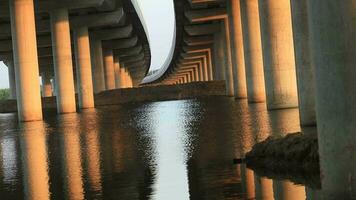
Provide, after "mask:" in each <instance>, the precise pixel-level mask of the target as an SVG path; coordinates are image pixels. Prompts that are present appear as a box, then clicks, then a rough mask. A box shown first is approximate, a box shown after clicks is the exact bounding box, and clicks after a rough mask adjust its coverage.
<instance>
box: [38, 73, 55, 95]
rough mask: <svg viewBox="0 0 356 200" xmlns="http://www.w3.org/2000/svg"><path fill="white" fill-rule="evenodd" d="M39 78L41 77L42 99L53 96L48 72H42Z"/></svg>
mask: <svg viewBox="0 0 356 200" xmlns="http://www.w3.org/2000/svg"><path fill="white" fill-rule="evenodd" d="M41 76H42V97H51V96H53V93H52V83H51V75H50V74H49V72H43V73H42V74H41Z"/></svg>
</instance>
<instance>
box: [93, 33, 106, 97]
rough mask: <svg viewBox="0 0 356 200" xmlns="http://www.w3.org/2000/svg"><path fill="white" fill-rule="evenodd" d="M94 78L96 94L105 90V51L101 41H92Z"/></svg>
mask: <svg viewBox="0 0 356 200" xmlns="http://www.w3.org/2000/svg"><path fill="white" fill-rule="evenodd" d="M90 44H91V59H92V65H93V66H92V73H93V75H92V77H93V87H94V93H99V92H102V91H104V90H105V73H104V61H103V49H102V44H101V41H100V40H91V41H90Z"/></svg>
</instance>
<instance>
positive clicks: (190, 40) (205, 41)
mask: <svg viewBox="0 0 356 200" xmlns="http://www.w3.org/2000/svg"><path fill="white" fill-rule="evenodd" d="M183 40H184V43H186V44H187V45H189V46H195V45H209V44H213V43H214V37H213V36H211V35H207V36H194V37H185V38H184V39H183Z"/></svg>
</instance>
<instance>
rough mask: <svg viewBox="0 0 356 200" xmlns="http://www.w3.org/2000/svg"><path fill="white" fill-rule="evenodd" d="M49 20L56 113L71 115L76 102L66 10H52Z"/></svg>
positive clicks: (74, 109)
mask: <svg viewBox="0 0 356 200" xmlns="http://www.w3.org/2000/svg"><path fill="white" fill-rule="evenodd" d="M50 18H51V33H52V47H53V50H52V51H53V59H54V60H53V62H54V74H55V82H56V92H57V96H56V97H57V111H58V113H60V114H63V113H73V112H76V102H75V89H74V77H73V62H72V50H71V48H72V45H71V38H70V28H69V19H68V10H67V9H59V10H53V11H51V13H50Z"/></svg>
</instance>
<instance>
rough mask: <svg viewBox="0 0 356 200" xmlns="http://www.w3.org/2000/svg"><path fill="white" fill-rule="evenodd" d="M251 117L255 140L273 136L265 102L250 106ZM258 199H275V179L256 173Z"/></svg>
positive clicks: (258, 140) (260, 140) (259, 140)
mask: <svg viewBox="0 0 356 200" xmlns="http://www.w3.org/2000/svg"><path fill="white" fill-rule="evenodd" d="M249 115H250V117H249V119H250V120H251V122H250V124H251V127H252V132H253V135H254V136H255V142H256V143H258V142H262V141H264V140H265V139H266V138H268V137H269V136H271V134H272V132H271V126H270V121H269V118H268V112H267V109H266V105H265V104H264V103H258V104H251V105H250V106H249ZM254 180H255V193H256V199H261V200H273V199H274V198H273V181H272V180H271V179H269V178H267V177H260V176H258V174H256V173H254Z"/></svg>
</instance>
